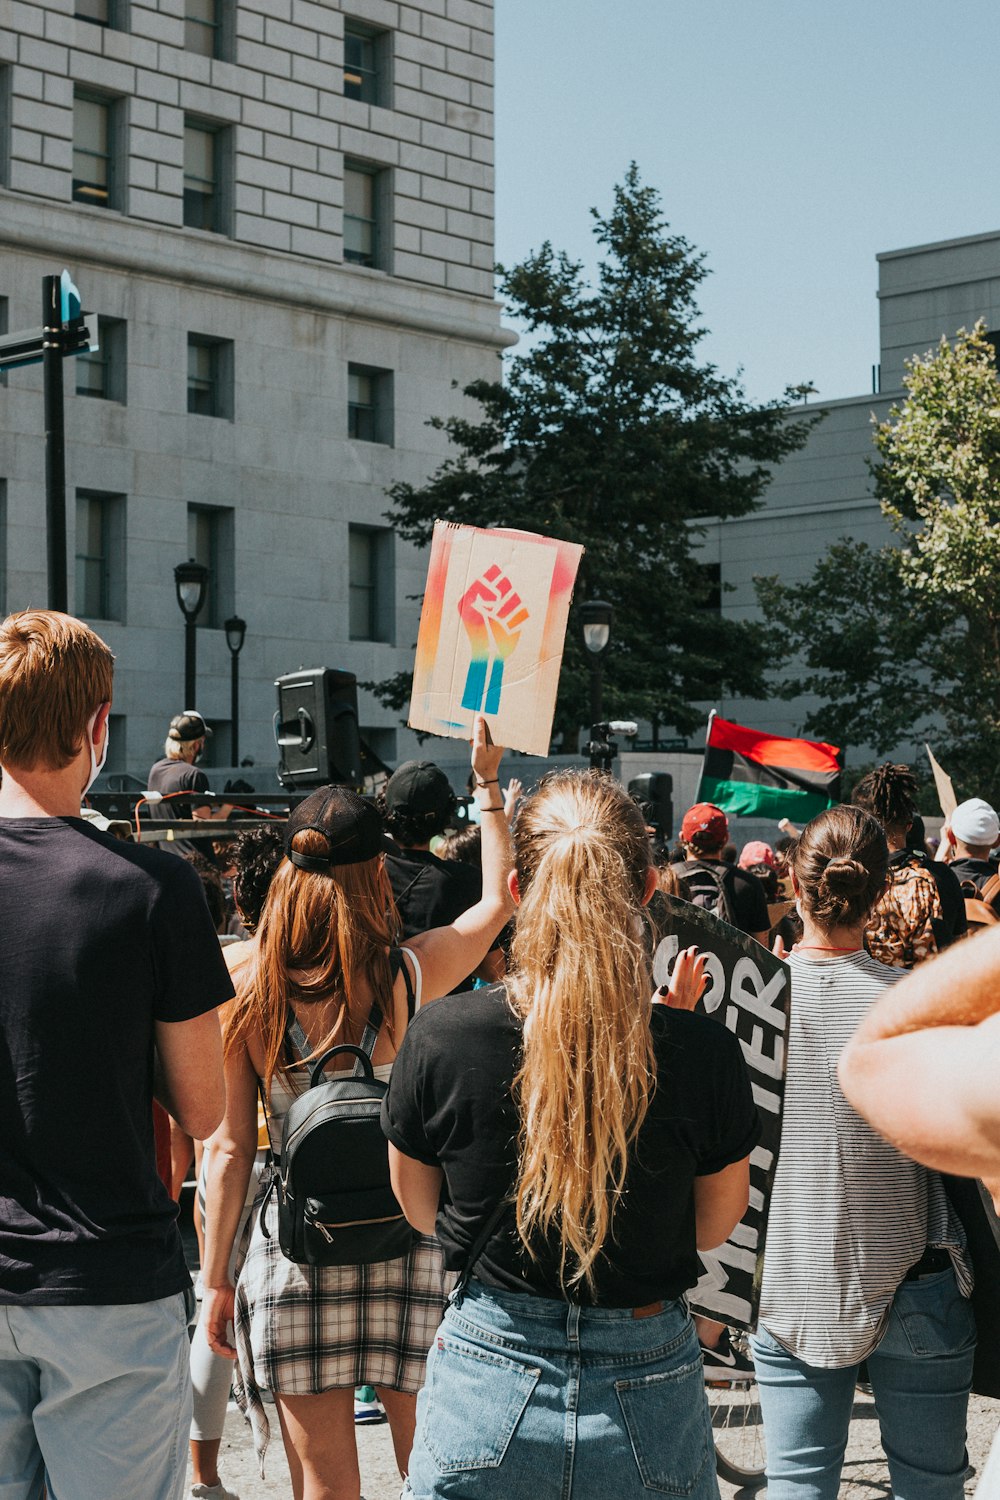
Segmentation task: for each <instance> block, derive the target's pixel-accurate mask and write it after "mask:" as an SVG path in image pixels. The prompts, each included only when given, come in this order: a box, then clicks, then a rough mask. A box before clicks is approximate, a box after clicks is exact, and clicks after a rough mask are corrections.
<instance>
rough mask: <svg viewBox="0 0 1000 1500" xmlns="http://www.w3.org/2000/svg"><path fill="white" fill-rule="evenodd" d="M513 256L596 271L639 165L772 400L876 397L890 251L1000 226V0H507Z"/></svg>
mask: <svg viewBox="0 0 1000 1500" xmlns="http://www.w3.org/2000/svg"><path fill="white" fill-rule="evenodd" d="M495 20H496V48H497V50H496V163H497V198H496V255H497V259H498V261H500V262H501V263H503V264H505V265H513V264H516V262H517V261H518V260H520V259H521V258H523V257H524V256H525V255H526V254H527V253H528V252H529V251H531V250H533V249H537V248H538V247H539V246H540V245H541V243H542V242H543V241H544V240H550V241H551V242H552V244H553V245H554V246H555V247H556V248H557V249H563V250H566V251H567V252H568V253H569V254H570V255H571V256H572V257H573V258H574V259H578V260H582V261H583V262H584V263H585V265H587V266H588V267H592V266H593V265H594V261H595V253H594V252H595V249H596V247H595V245H594V241H593V238H592V235H591V227H590V226H591V223H592V220H591V218H590V214H589V210H590V208H591V207H592V206H596V207H598V208H599V209H600V210H601V211H602V212H606V211H607V210H608V209H609V208H610V206H611V198H612V189H613V186H614V184H615V183H616V182H620V181H621V179H622V178H623V176H624V174H625V170H626V168H627V166H628V163H629V161H631V160H633V159H634V160H635V161H636V162H637V163H638V165H639V169H640V172H641V175H642V177H643V179H644V181H645V182H647V183H649V184H651V185H652V186H654V187H656V188H658V189H659V191H660V193H661V195H662V200H663V209H664V212H665V214H666V217H667V219H668V221H669V223H670V227H671V230H672V231H673V232H675V233H677V234H681V235H683V236H684V237H685V238H686V239H687V240H689V241H691V243H692V244H693V245H694V246H695V247H696V248H697V249H698V250H701V251H704V252H705V254H706V257H707V264H708V267H709V269H710V271H711V275H710V276H709V277H708V278H707V279H706V280H705V281H704V282H703V283H702V286H701V289H700V296H699V303H700V307H701V312H702V323H703V325H704V326H705V327H706V328H707V329H708V330H710V331H709V333H708V335H707V336H706V338H705V340H704V342H703V344H702V346H701V349H702V352H703V354H704V357H705V358H706V359H707V360H709V361H711V362H712V363H714V364H715V365H717V366H718V368H719V370H720V371H721V372H722V373H723V374H726V375H735V374H736V373H737V371H738V370H739V369H742V381H743V385H744V388H745V390H746V392H747V394H748V396H749V397H751V399H753V400H769V399H771V398H774V397H777V396H780V395H781V393H782V391H783V389H784V387H785V386H786V385H798V384H801V383H804V382H807V381H811V382H812V383H813V384H814V385H815V386H816V387H818V390H819V392H820V394H821V396H823V397H824V398H826V399H827V400H833V399H836V398H837V397H841V396H856V395H864V394H866V393H868V392H870V391H871V388H872V385H871V382H872V369H871V367H872V365H873V363H874V362H875V361H876V360H877V359H878V305H877V301H876V291H877V286H878V268H877V265H876V260H875V257H876V255H877V254H878V252H879V251H883V250H895V249H901V248H903V247H905V246H910V245H920V244H927V243H930V242H933V241H936V240H945V239H953V238H958V237H960V236H962V235H968V234H978V233H981V232H983V231H991V230H996V229H998V228H1000V195H998V193H997V185H998V179H1000V96H998V93H997V87H996V78H997V72H998V69H997V61H998V53H1000V8H998V6H997V0H906V3H903V0H617V3H614V4H613V3H611V0H495Z"/></svg>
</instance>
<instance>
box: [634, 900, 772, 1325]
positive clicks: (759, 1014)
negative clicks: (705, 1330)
mask: <svg viewBox="0 0 1000 1500" xmlns="http://www.w3.org/2000/svg"><path fill="white" fill-rule="evenodd" d="M661 900H662V902H663V903H664V905H665V907H666V913H665V914H663V907H662V906H660V905H659V902H660V901H661ZM654 920H656V922H657V925H658V926H660V927H661V929H662V931H664V932H666V934H667V935H666V936H665V937H661V938H660V941H659V943H658V945H657V947H656V951H655V954H654V958H653V977H654V979H655V981H656V983H657V984H663V983H664V982H665V981H666V980H667V978H668V977H669V975H670V971H671V969H672V968H673V964H674V959H675V958H676V957H677V953H678V951H679V949H681V948H689V947H691V946H692V944H693V945H694V946H696V947H698V948H700V949H701V950H702V952H703V953H706V954H707V955H708V962H707V965H706V968H707V972H708V987H707V989H706V991H705V994H704V996H703V998H702V1000H701V1001H700V1002H699V1006H698V1009H699V1010H704V1011H705V1012H706V1013H707V1014H709V1015H712V1016H714V1017H715V1018H716V1020H718V1021H721V1022H722V1024H723V1025H724V1026H727V1027H728V1028H729V1030H730V1031H732V1032H735V1034H736V1036H737V1037H739V1040H740V1045H741V1047H742V1048H743V1056H744V1058H745V1059H746V1064H747V1067H748V1069H749V1071H750V1081H751V1083H752V1085H753V1096H754V1099H755V1100H756V1103H757V1109H758V1111H759V1112H760V1120H761V1130H762V1133H761V1138H760V1143H759V1144H758V1145H757V1146H756V1148H755V1149H754V1152H753V1154H752V1156H751V1157H750V1206H749V1208H748V1209H747V1211H746V1214H745V1215H744V1217H743V1219H742V1220H741V1221H740V1223H739V1224H737V1226H736V1228H735V1229H734V1230H733V1232H732V1234H731V1235H730V1236H729V1239H728V1240H727V1241H726V1243H725V1244H724V1245H720V1246H719V1248H718V1249H717V1250H711V1251H702V1252H701V1262H702V1276H701V1279H700V1280H699V1282H698V1284H697V1285H696V1286H695V1287H694V1288H693V1290H692V1291H691V1294H690V1302H691V1306H692V1307H693V1308H694V1309H695V1311H696V1312H700V1313H704V1314H705V1315H706V1316H707V1317H710V1318H717V1319H718V1320H719V1322H720V1323H729V1324H732V1325H733V1326H734V1327H736V1328H753V1327H754V1326H755V1324H756V1321H757V1307H758V1303H759V1301H760V1280H761V1275H762V1272H763V1265H764V1239H765V1235H766V1233H767V1211H768V1202H769V1198H770V1193H771V1184H772V1183H773V1181H774V1172H775V1168H776V1166H777V1164H778V1147H779V1145H780V1143H781V1107H782V1102H783V1099H784V1090H785V1041H786V1038H787V1035H788V1005H789V999H790V995H791V972H790V970H789V967H788V965H787V964H785V963H782V962H781V960H780V959H779V958H775V956H774V954H773V953H769V952H768V950H767V949H766V948H762V947H761V945H760V943H757V942H755V941H754V939H753V938H750V937H747V935H746V933H745V932H740V931H739V930H738V929H737V928H736V927H730V926H729V924H728V922H720V921H719V919H718V918H717V917H713V916H712V915H711V914H710V913H709V912H706V911H702V910H701V909H700V908H699V907H697V906H691V905H689V903H688V902H686V901H676V900H675V899H674V898H673V897H672V896H663V897H662V898H661V897H658V898H657V909H656V913H655V917H654ZM657 935H658V936H659V934H657Z"/></svg>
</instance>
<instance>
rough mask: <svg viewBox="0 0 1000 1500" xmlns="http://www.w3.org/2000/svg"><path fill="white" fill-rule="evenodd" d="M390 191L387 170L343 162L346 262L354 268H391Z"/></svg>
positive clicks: (353, 162) (352, 162)
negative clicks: (389, 232)
mask: <svg viewBox="0 0 1000 1500" xmlns="http://www.w3.org/2000/svg"><path fill="white" fill-rule="evenodd" d="M390 208H391V189H390V185H389V173H388V171H386V170H385V169H382V170H380V169H379V168H378V167H369V166H365V165H364V164H363V163H361V162H356V161H345V163H344V259H345V260H346V261H349V262H350V263H351V265H355V266H374V267H376V268H377V269H378V270H380V271H388V269H389V248H390V247H389V236H388V232H387V230H388V225H389V223H390V222H391V218H390Z"/></svg>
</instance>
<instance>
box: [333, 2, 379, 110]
mask: <svg viewBox="0 0 1000 1500" xmlns="http://www.w3.org/2000/svg"><path fill="white" fill-rule="evenodd" d="M344 93H345V94H346V96H347V98H348V99H358V100H360V101H361V103H362V104H381V105H384V106H386V107H388V105H389V32H387V31H375V30H373V29H372V27H370V26H365V25H364V23H363V22H361V21H345V22H344Z"/></svg>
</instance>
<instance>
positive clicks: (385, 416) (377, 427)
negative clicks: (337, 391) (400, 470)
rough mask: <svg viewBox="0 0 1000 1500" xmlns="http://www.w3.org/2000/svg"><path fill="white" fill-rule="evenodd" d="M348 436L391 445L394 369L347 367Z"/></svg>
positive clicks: (363, 366) (362, 440)
mask: <svg viewBox="0 0 1000 1500" xmlns="http://www.w3.org/2000/svg"><path fill="white" fill-rule="evenodd" d="M347 436H348V437H352V438H357V439H358V441H359V442H362V443H387V444H389V445H390V446H391V445H392V371H391V370H374V369H372V368H371V367H370V366H368V365H348V366H347Z"/></svg>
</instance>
